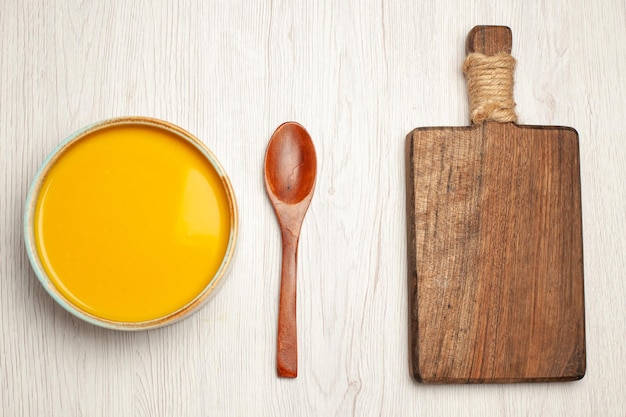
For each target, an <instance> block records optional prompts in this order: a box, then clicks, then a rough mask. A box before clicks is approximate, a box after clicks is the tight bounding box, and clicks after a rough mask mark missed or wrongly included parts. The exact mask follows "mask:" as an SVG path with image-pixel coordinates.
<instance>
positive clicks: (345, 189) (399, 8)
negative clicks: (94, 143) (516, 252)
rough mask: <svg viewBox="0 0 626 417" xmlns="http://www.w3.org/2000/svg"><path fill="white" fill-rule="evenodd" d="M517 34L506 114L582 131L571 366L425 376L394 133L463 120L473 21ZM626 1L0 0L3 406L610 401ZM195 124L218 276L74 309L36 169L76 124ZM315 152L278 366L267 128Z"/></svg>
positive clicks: (53, 409) (527, 408)
mask: <svg viewBox="0 0 626 417" xmlns="http://www.w3.org/2000/svg"><path fill="white" fill-rule="evenodd" d="M477 24H503V25H508V26H510V27H511V28H512V30H513V43H514V45H513V55H514V56H515V57H516V58H517V59H518V67H517V72H516V82H517V84H516V87H515V97H516V101H517V103H518V108H517V110H518V114H519V117H520V123H530V124H543V125H565V126H572V127H575V128H576V129H577V130H578V132H579V134H580V155H581V176H582V199H583V224H584V257H585V258H584V263H585V291H586V293H585V301H586V329H587V363H588V366H587V375H586V376H585V378H584V379H583V380H582V381H579V382H573V383H556V384H526V385H485V386H424V385H419V384H416V383H414V382H413V381H412V380H411V379H410V378H409V373H408V367H407V289H406V241H405V239H406V216H405V180H404V139H405V135H406V134H407V133H408V132H409V131H410V130H411V129H413V128H415V127H418V126H449V125H467V124H468V105H467V98H466V91H465V81H464V79H463V76H462V74H461V70H460V67H461V64H462V61H463V58H464V42H465V37H466V34H467V32H468V31H469V30H470V29H471V28H472V27H473V26H474V25H477ZM625 42H626V5H625V3H624V1H620V0H603V1H597V2H582V1H580V2H554V1H537V2H527V1H518V2H513V1H509V2H504V1H493V2H489V1H469V2H468V1H450V2H442V1H422V2H417V1H382V2H380V1H378V2H367V1H361V2H359V1H348V0H346V1H335V0H324V1H321V0H320V1H297V0H296V1H260V0H258V1H189V2H188V1H180V2H178V1H171V2H158V1H143V2H142V1H124V2H121V1H120V2H111V1H101V0H94V1H58V2H55V1H48V2H44V1H39V2H36V1H32V0H24V1H18V0H5V1H4V2H3V4H2V6H1V7H0V310H1V311H0V313H1V314H0V326H1V338H0V407H1V408H0V415H3V416H7V417H9V416H44V415H49V416H99V415H101V416H217V415H225V416H248V415H264V416H278V415H290V416H305V415H311V416H313V415H320V416H331V415H336V416H346V415H355V416H373V415H389V416H408V415H428V416H481V417H482V416H504V415H506V416H537V415H546V416H568V417H569V416H590V415H602V416H624V413H625V408H626V395H625V394H624V392H626V377H625V374H626V372H625V369H624V363H625V362H626V348H625V347H624V346H625V341H626V283H625V282H626V280H625V279H624V271H625V270H626V244H625V241H624V236H626V207H625V202H626V187H625V186H624V182H625V181H626V47H624V43H625ZM121 115H145V116H151V117H157V118H162V119H165V120H168V121H170V122H173V123H176V124H178V125H180V126H182V127H183V128H185V129H187V130H189V131H191V132H192V133H194V134H196V135H197V136H198V137H199V138H201V140H203V141H204V142H205V143H206V144H207V145H208V146H209V147H210V148H211V149H212V150H213V151H214V153H215V154H216V155H217V156H218V158H219V159H220V160H221V162H222V164H223V165H224V167H225V168H226V170H227V171H228V172H229V174H230V177H231V180H232V182H233V186H234V188H235V192H236V195H237V197H238V201H239V208H240V235H239V241H238V247H237V253H236V257H235V259H234V262H233V264H232V268H231V270H230V272H229V274H228V276H227V278H226V281H225V283H224V285H223V287H222V288H221V290H220V292H219V293H218V294H217V295H216V296H215V297H214V298H213V299H212V300H211V301H210V302H209V304H208V305H206V307H204V308H203V309H202V310H201V311H200V312H198V313H197V314H195V315H193V316H192V317H190V318H188V319H186V320H184V321H183V322H180V323H178V324H175V325H173V326H170V327H167V328H163V329H159V330H154V331H149V332H139V333H120V332H113V331H106V330H102V329H99V328H95V327H93V326H91V325H88V324H85V323H83V322H81V321H79V320H77V319H75V318H73V317H72V316H70V315H69V314H68V313H66V312H65V311H64V310H62V309H61V308H60V307H58V306H57V305H56V304H55V303H54V302H53V301H52V299H51V298H50V297H49V296H48V295H47V293H45V291H44V290H43V288H42V287H41V285H40V284H39V282H38V281H37V279H36V277H35V275H34V273H33V272H32V270H31V268H30V265H29V264H28V260H27V257H26V254H25V250H24V247H23V237H22V210H23V208H24V199H25V197H26V192H27V188H28V186H29V183H30V181H31V180H32V179H33V176H34V174H35V171H36V169H37V167H38V166H39V164H40V163H41V162H42V161H43V159H44V157H45V155H47V154H48V153H49V152H50V151H51V150H52V149H53V148H54V146H56V145H57V144H58V143H59V142H60V141H61V140H62V139H63V138H64V137H65V136H67V135H68V134H70V133H72V132H73V131H75V130H77V129H79V128H80V127H82V126H85V125H87V124H89V123H91V122H94V121H98V120H102V119H105V118H110V117H113V116H121ZM287 120H296V121H299V122H300V123H302V124H303V125H304V126H305V127H307V128H308V130H309V132H310V133H311V135H312V137H313V140H314V142H315V145H316V147H317V153H318V161H319V170H318V182H317V189H316V194H315V196H314V199H313V202H312V205H311V207H310V210H309V213H308V215H307V218H306V220H305V223H304V226H303V235H302V239H301V242H300V251H299V270H298V272H299V281H298V285H299V286H298V297H299V298H298V325H299V343H300V345H299V346H300V375H299V377H298V378H297V379H295V380H284V379H278V378H277V377H276V371H275V357H274V354H275V338H276V319H277V308H278V307H277V306H278V289H279V266H280V249H279V247H280V236H279V230H278V225H277V223H276V220H275V218H274V215H273V212H272V209H271V207H270V204H269V202H268V199H267V197H266V195H265V191H264V188H263V179H262V165H263V156H264V152H265V147H266V145H267V142H268V140H269V137H270V135H271V133H272V132H273V130H274V129H275V128H276V127H277V126H278V125H279V124H280V123H282V122H284V121H287Z"/></svg>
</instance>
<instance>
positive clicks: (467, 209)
mask: <svg viewBox="0 0 626 417" xmlns="http://www.w3.org/2000/svg"><path fill="white" fill-rule="evenodd" d="M511 39H512V37H511V32H510V29H509V28H506V27H494V26H491V27H490V26H483V27H476V28H474V29H473V30H472V31H471V32H470V34H469V36H468V43H467V49H468V52H474V51H476V52H481V53H483V54H485V55H492V54H495V53H496V52H499V51H502V50H504V51H507V52H510V50H511ZM406 145H407V147H406V163H407V226H408V288H409V344H410V346H409V362H410V371H411V373H412V376H413V378H414V379H415V380H417V381H420V382H426V383H468V382H469V383H485V382H490V383H500V382H529V381H567V380H576V379H580V378H582V377H583V376H584V374H585V368H586V356H585V322H584V300H583V255H582V216H581V196H580V168H579V150H578V134H577V133H576V131H575V130H574V129H572V128H567V127H546V126H522V125H516V124H514V123H499V122H493V121H486V122H482V123H480V124H474V125H472V126H470V127H441V128H418V129H415V130H414V131H412V132H411V133H410V134H409V135H408V136H407V141H406Z"/></svg>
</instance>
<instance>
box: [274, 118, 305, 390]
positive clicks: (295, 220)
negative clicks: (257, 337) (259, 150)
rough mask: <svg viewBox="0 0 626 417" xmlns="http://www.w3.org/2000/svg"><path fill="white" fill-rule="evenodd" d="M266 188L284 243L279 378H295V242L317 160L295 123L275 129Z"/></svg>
mask: <svg viewBox="0 0 626 417" xmlns="http://www.w3.org/2000/svg"><path fill="white" fill-rule="evenodd" d="M264 173H265V188H266V190H267V195H268V196H269V198H270V201H271V202H272V205H273V206H274V211H275V212H276V217H277V218H278V223H279V225H280V229H281V235H282V242H283V258H282V273H281V282H280V306H279V310H278V344H277V347H276V365H277V369H278V376H281V377H286V378H295V377H296V376H298V337H297V329H296V269H297V260H298V239H299V237H300V228H301V226H302V221H303V220H304V215H305V214H306V211H307V209H308V207H309V203H310V202H311V197H312V196H313V190H314V188H315V176H316V173H317V158H316V156H315V147H314V146H313V142H312V141H311V137H310V136H309V134H308V132H307V131H306V130H305V129H304V127H302V126H301V125H299V124H298V123H295V122H287V123H283V124H282V125H280V126H279V127H278V129H276V131H275V132H274V134H273V135H272V138H271V139H270V142H269V144H268V145H267V151H266V153H265V170H264Z"/></svg>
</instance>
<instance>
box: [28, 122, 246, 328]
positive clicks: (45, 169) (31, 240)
mask: <svg viewBox="0 0 626 417" xmlns="http://www.w3.org/2000/svg"><path fill="white" fill-rule="evenodd" d="M120 125H143V126H151V127H156V128H159V129H163V130H166V131H168V132H170V133H172V134H174V135H176V136H177V137H179V138H181V139H182V140H185V141H186V142H187V143H189V144H191V145H193V146H194V147H195V148H196V149H197V150H198V151H200V153H201V154H202V155H203V156H204V157H205V159H206V160H207V161H208V162H209V163H210V164H211V166H212V167H213V169H215V171H216V172H217V174H218V175H219V177H220V181H221V184H222V186H223V187H224V191H225V192H226V198H227V200H228V207H229V214H230V234H229V238H228V245H227V246H226V252H225V253H224V257H223V258H222V262H221V263H220V266H219V268H218V269H217V271H216V272H215V274H214V275H213V278H212V279H211V280H210V281H209V283H208V284H207V285H206V286H205V287H204V288H203V289H202V291H201V292H200V293H199V294H198V295H197V296H196V297H194V299H193V300H191V301H190V302H189V303H187V304H185V305H184V306H183V307H181V308H179V309H178V310H176V311H173V312H171V313H168V314H166V315H164V316H162V317H158V318H155V319H151V320H145V321H139V322H125V321H115V320H109V319H106V318H103V317H98V316H96V315H93V314H91V313H88V312H86V311H84V310H82V309H80V308H79V307H78V306H76V305H75V304H73V303H72V302H71V301H69V300H68V299H67V298H66V297H65V296H64V295H63V294H62V293H61V292H60V291H59V290H58V289H57V287H56V285H55V284H54V282H53V281H52V280H51V279H50V277H49V276H48V274H47V273H46V271H45V269H44V268H43V265H42V262H41V260H40V258H39V251H38V250H37V246H36V239H35V227H34V224H35V211H36V208H37V201H38V199H39V192H40V190H41V186H42V185H43V182H44V180H45V178H46V176H47V174H48V173H49V172H50V170H51V169H52V167H54V165H55V164H56V162H57V161H58V160H59V159H60V158H61V157H62V156H63V154H65V152H66V151H67V150H68V149H69V148H70V147H71V146H72V145H73V144H74V143H76V142H78V141H80V140H82V139H84V138H85V137H87V136H89V135H90V134H91V133H93V132H96V131H99V130H103V129H107V128H110V127H113V126H120ZM23 227H24V244H25V246H26V252H27V254H28V259H29V261H30V264H31V267H32V268H33V270H34V272H35V275H37V278H38V280H39V282H40V283H41V284H42V285H43V287H44V289H45V290H46V292H47V293H48V294H49V295H50V296H51V297H52V298H53V299H54V300H55V301H56V302H57V304H59V305H60V306H61V307H63V308H64V309H65V310H66V311H68V312H69V313H71V314H73V315H74V316H76V317H78V318H80V319H82V320H84V321H86V322H88V323H91V324H93V325H96V326H99V327H104V328H107V329H113V330H129V331H132V330H148V329H155V328H158V327H163V326H166V325H169V324H173V323H175V322H177V321H179V320H182V319H183V318H186V317H188V316H190V315H191V314H192V313H194V312H196V311H197V310H198V309H199V308H200V307H201V306H202V305H204V303H205V302H206V301H208V299H209V295H211V294H213V293H214V292H215V291H216V290H217V288H218V287H219V284H220V283H221V282H222V279H223V277H224V275H225V274H226V272H227V270H228V268H229V266H230V263H231V261H232V258H233V255H234V251H235V246H236V245H235V244H236V241H237V235H238V231H239V216H238V208H237V200H236V198H235V193H234V191H233V187H232V184H231V182H230V179H229V178H228V175H227V174H226V171H225V170H224V168H223V167H222V165H221V164H220V162H219V161H218V159H217V158H216V157H215V155H214V154H213V152H212V151H211V150H210V149H209V148H208V147H207V146H206V145H205V144H204V143H203V142H201V141H200V140H199V139H198V138H197V137H196V136H194V135H192V134H191V133H189V132H188V131H186V130H185V129H183V128H181V127H179V126H177V125H175V124H173V123H170V122H166V121H164V120H160V119H156V118H151V117H145V116H122V117H115V118H111V119H105V120H102V121H99V122H96V123H92V124H90V125H87V126H85V127H83V128H82V129H79V130H77V131H76V132H74V133H72V134H70V135H69V136H68V137H66V138H65V139H64V140H63V141H62V142H61V143H60V144H58V145H57V146H56V147H55V148H54V149H53V150H52V151H51V152H50V153H49V154H48V156H47V157H46V158H45V159H44V161H43V163H42V164H41V165H40V167H39V169H38V170H37V173H36V174H35V177H34V179H33V181H32V182H31V184H30V187H29V190H28V194H27V196H26V204H25V208H24V219H23Z"/></svg>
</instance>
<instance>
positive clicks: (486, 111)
mask: <svg viewBox="0 0 626 417" xmlns="http://www.w3.org/2000/svg"><path fill="white" fill-rule="evenodd" d="M514 71H515V58H513V57H512V56H511V54H509V53H507V52H498V53H497V54H495V55H484V54H481V53H478V52H473V53H470V54H469V55H468V56H467V58H466V59H465V62H464V63H463V73H464V74H465V77H466V79H467V88H468V95H469V104H470V114H471V118H472V123H475V124H478V123H481V122H483V121H495V122H500V123H508V122H517V114H516V113H515V101H514V100H513V72H514Z"/></svg>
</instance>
